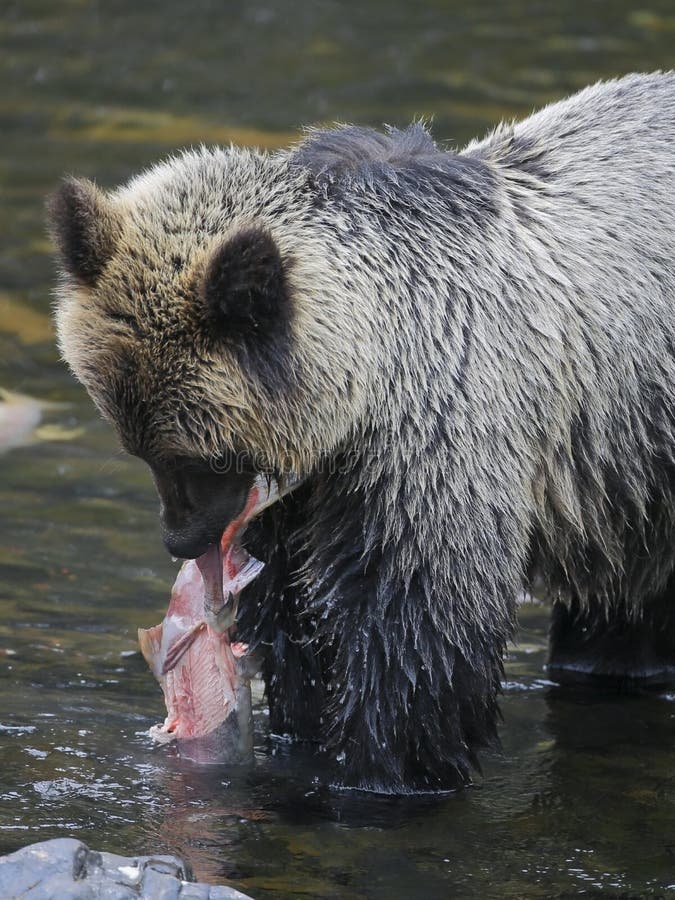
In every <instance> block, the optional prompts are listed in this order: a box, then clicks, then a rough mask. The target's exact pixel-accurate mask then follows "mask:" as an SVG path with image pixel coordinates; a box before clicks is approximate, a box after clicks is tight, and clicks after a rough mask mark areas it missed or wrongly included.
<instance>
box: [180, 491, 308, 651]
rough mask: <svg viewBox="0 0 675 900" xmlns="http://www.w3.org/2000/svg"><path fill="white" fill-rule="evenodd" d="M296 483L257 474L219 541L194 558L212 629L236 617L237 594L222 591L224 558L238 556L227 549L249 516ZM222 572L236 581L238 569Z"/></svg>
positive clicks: (230, 560) (226, 625)
mask: <svg viewBox="0 0 675 900" xmlns="http://www.w3.org/2000/svg"><path fill="white" fill-rule="evenodd" d="M295 483H296V482H295V481H292V482H291V483H290V484H289V483H288V481H284V482H282V483H281V484H280V483H279V482H278V481H277V480H276V479H274V478H265V477H264V476H262V475H258V476H257V477H256V479H255V481H254V482H253V485H252V487H251V488H250V490H249V492H248V496H247V498H246V503H245V504H244V508H243V509H242V511H241V512H240V513H239V515H238V516H236V518H234V519H232V521H231V522H230V523H229V524H228V526H227V528H226V529H225V530H224V532H223V534H222V536H221V538H220V540H217V541H215V542H214V543H213V544H210V545H209V546H208V547H207V549H206V551H205V552H204V553H202V554H201V555H200V556H198V557H197V559H196V563H197V566H198V568H199V571H200V572H201V575H202V579H203V580H204V619H205V620H206V622H207V624H208V625H210V626H211V628H213V629H214V631H218V632H220V633H223V632H224V631H226V630H227V629H228V628H229V627H230V626H231V625H233V624H234V620H235V619H236V616H237V604H236V597H235V596H234V595H233V594H228V596H227V597H226V596H225V594H224V591H223V557H224V556H225V559H226V562H227V565H228V566H233V567H234V566H236V560H237V559H238V555H237V554H231V553H229V550H230V548H231V547H232V546H233V545H234V544H235V543H238V541H239V539H240V537H241V535H242V534H243V532H244V530H245V529H246V526H247V525H248V523H249V522H250V521H251V519H253V518H254V517H255V516H257V515H258V514H259V513H261V512H262V511H263V509H266V508H267V507H268V506H271V504H272V503H275V502H276V501H277V500H278V499H279V498H280V497H281V496H283V494H285V493H288V491H289V490H292V489H293V487H295ZM225 574H226V576H227V577H228V579H230V580H235V579H236V577H237V575H238V572H237V571H236V570H235V569H233V570H232V571H229V570H228V571H227V572H226V573H225Z"/></svg>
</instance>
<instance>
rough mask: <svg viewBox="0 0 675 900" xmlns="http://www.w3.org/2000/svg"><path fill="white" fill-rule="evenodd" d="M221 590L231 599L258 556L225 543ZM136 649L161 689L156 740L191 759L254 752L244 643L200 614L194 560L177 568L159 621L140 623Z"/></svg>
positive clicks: (226, 758)
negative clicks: (161, 711)
mask: <svg viewBox="0 0 675 900" xmlns="http://www.w3.org/2000/svg"><path fill="white" fill-rule="evenodd" d="M222 563H223V566H222V570H221V571H222V582H223V591H224V593H225V596H228V594H229V595H231V597H232V598H234V599H235V600H236V597H237V596H238V594H239V592H240V591H241V590H242V589H243V588H244V587H245V586H246V585H247V584H248V583H249V582H250V581H252V580H253V579H254V578H255V576H256V575H257V574H258V572H259V571H260V569H261V568H262V565H263V564H262V563H261V562H259V561H258V560H257V559H253V557H250V556H249V555H248V553H246V551H245V550H244V549H243V548H242V547H240V546H238V545H231V546H230V547H229V548H227V549H226V551H225V552H224V553H223V555H222ZM138 640H139V643H140V646H141V651H142V652H143V656H144V657H145V659H146V661H147V663H148V665H149V666H150V668H151V669H152V671H153V673H154V675H155V677H156V678H157V680H158V681H159V683H160V685H161V688H162V691H163V693H164V701H165V703H166V709H167V715H166V719H165V720H164V722H163V724H161V725H155V726H153V728H151V729H150V734H151V736H152V737H153V738H154V739H155V740H157V741H161V742H169V741H174V740H175V741H176V742H177V743H178V748H179V751H180V754H181V756H184V757H187V758H190V759H194V760H195V761H196V762H202V763H206V762H215V763H226V762H227V763H234V762H243V761H246V760H247V759H248V758H250V757H251V755H252V752H253V743H252V742H253V722H252V713H251V685H250V678H251V674H252V673H251V664H250V661H249V660H248V659H247V657H246V650H247V647H246V646H245V645H244V644H241V643H237V642H234V643H231V642H230V634H229V629H225V630H224V631H217V630H215V629H214V628H213V627H212V626H211V625H209V624H208V622H207V621H206V619H205V616H204V581H203V579H202V574H201V572H200V570H199V566H198V564H197V562H196V561H195V560H188V561H187V562H185V563H184V564H183V566H182V567H181V570H180V572H179V573H178V577H177V578H176V582H175V584H174V586H173V590H172V591H171V602H170V603H169V609H168V611H167V614H166V617H165V619H164V621H163V622H162V624H161V625H155V627H154V628H147V629H145V628H139V630H138Z"/></svg>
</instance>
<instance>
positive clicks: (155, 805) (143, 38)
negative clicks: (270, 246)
mask: <svg viewBox="0 0 675 900" xmlns="http://www.w3.org/2000/svg"><path fill="white" fill-rule="evenodd" d="M0 51H1V52H0V73H1V74H0V79H1V80H0V87H1V90H0V121H1V123H2V142H1V144H0V184H1V195H0V196H1V197H2V202H1V203H0V387H4V388H8V389H12V390H15V391H20V392H22V393H25V394H29V395H32V396H34V397H38V398H40V399H42V400H47V401H52V402H57V403H59V404H63V405H61V406H57V407H53V408H50V409H49V410H48V411H47V412H46V413H45V419H44V421H43V423H42V427H41V428H40V429H39V430H38V431H37V433H32V434H31V435H30V443H29V444H27V445H26V446H24V447H21V448H16V449H13V450H10V451H8V452H7V453H5V454H4V455H2V456H0V473H1V474H0V509H2V514H1V515H0V610H1V612H2V615H1V616H0V853H2V852H9V851H11V850H14V849H17V848H18V847H20V846H22V845H24V844H26V843H29V842H32V841H35V840H40V839H44V838H48V837H53V836H57V835H59V836H61V835H64V834H69V835H73V836H76V837H80V838H82V839H84V840H85V841H88V842H89V843H90V844H91V845H92V846H95V847H96V848H98V849H103V850H111V851H115V852H119V853H127V854H130V853H137V852H145V853H157V852H167V851H168V852H176V853H179V854H182V855H183V856H184V857H185V858H186V860H187V861H188V862H189V863H190V864H191V865H192V867H193V869H194V871H195V873H196V875H197V876H198V877H199V878H201V879H203V880H206V881H210V882H212V883H228V884H232V885H234V886H236V887H238V888H239V889H241V890H243V891H245V892H248V893H249V894H251V895H252V896H253V897H256V898H258V897H259V898H287V897H303V896H307V897H322V898H324V897H326V898H332V897H336V898H337V897H339V898H383V900H384V898H408V897H424V898H435V897H439V898H442V897H477V898H483V897H499V898H522V897H542V898H549V897H569V896H575V895H577V894H585V895H590V896H595V895H602V896H608V897H643V896H645V897H646V896H654V895H657V896H658V895H661V894H665V893H666V891H667V889H668V888H669V887H670V889H671V890H675V807H674V802H673V801H674V798H675V775H674V769H673V759H674V755H673V751H674V749H675V746H674V744H675V741H674V727H673V726H674V724H675V697H673V696H668V695H661V696H645V697H634V698H619V697H616V696H612V695H599V694H586V693H583V692H581V693H578V694H575V693H571V692H565V693H564V694H556V690H555V688H553V687H551V685H549V684H548V683H547V681H546V679H545V673H544V671H543V664H544V659H545V643H546V621H547V611H546V609H545V608H544V607H543V606H540V605H536V604H535V605H529V606H525V607H523V608H522V614H521V623H522V628H521V632H520V635H519V641H518V643H517V645H515V646H514V647H513V648H512V649H511V652H510V655H509V660H508V663H507V681H506V683H505V689H504V698H503V703H502V707H503V712H504V719H505V723H504V725H503V727H502V740H503V745H504V749H503V754H501V755H499V756H498V755H495V756H491V757H490V756H488V757H486V758H485V759H484V773H483V777H482V778H481V779H479V781H478V784H477V786H476V787H475V788H472V789H470V790H467V791H464V792H461V793H458V794H453V795H446V796H441V797H431V798H418V799H416V800H411V799H407V800H401V799H391V798H389V799H387V798H376V797H367V796H365V795H358V796H350V795H341V794H339V793H336V792H335V791H331V790H329V789H328V788H326V787H325V786H323V785H322V784H321V783H319V782H314V781H313V780H312V778H311V777H310V776H309V775H308V774H307V772H308V771H310V767H309V766H308V765H307V764H306V760H303V756H302V753H301V752H300V751H299V750H297V749H296V748H291V747H288V746H286V745H284V744H283V743H278V742H274V741H273V740H271V739H270V736H269V733H268V729H267V720H266V715H265V707H264V702H263V700H262V697H261V690H260V686H259V685H256V686H255V692H256V697H257V702H256V714H255V723H256V765H255V767H254V769H252V770H249V771H238V770H236V769H232V770H229V771H223V770H214V771H212V770H203V769H202V770H200V769H196V768H191V767H190V766H189V765H186V764H184V763H182V762H181V761H180V760H178V759H176V757H175V756H174V755H173V754H172V752H171V751H170V750H168V749H167V748H166V747H155V746H151V744H150V742H149V740H148V738H147V736H146V734H145V732H146V731H147V729H148V727H149V726H150V725H152V724H153V723H154V722H156V721H158V720H159V719H160V718H161V717H162V714H163V705H162V699H161V695H160V693H159V689H158V687H157V685H156V683H155V682H154V679H153V678H152V676H151V675H150V673H149V671H148V670H147V667H146V666H145V663H144V662H143V660H142V658H141V657H140V655H139V653H138V651H137V645H136V637H135V635H136V629H137V628H138V627H139V626H140V627H148V626H150V625H153V624H156V623H157V622H159V621H160V620H161V618H162V616H163V614H164V611H165V609H166V605H167V599H168V592H169V588H170V585H171V583H172V581H173V578H174V577H175V574H176V567H175V565H174V564H172V563H171V561H170V560H169V559H168V558H167V556H166V554H165V552H164V550H163V549H162V546H161V544H160V539H159V532H158V525H157V515H156V512H157V510H156V507H157V501H156V499H155V495H154V491H153V488H152V485H151V483H150V479H149V476H148V473H147V472H146V471H145V469H144V467H143V466H142V464H141V463H139V462H138V461H136V460H133V459H130V458H129V457H126V456H124V455H123V454H121V453H120V452H119V451H118V449H117V447H116V444H115V440H114V437H113V435H112V432H111V430H110V429H109V428H108V427H107V426H106V425H105V424H104V423H103V422H101V421H100V420H99V418H98V416H97V414H96V413H95V411H94V410H93V408H92V406H91V404H90V403H89V401H88V399H87V397H86V395H85V394H84V392H83V391H82V390H81V389H80V388H79V387H78V386H77V385H76V384H75V383H74V382H73V380H72V379H71V378H70V376H69V375H68V373H67V371H66V370H65V368H64V367H63V366H62V364H61V363H60V362H59V360H58V355H57V352H56V349H55V346H54V338H53V332H52V328H51V324H50V321H49V304H50V290H51V285H52V282H53V271H52V265H51V262H50V258H49V244H48V241H47V239H46V237H45V233H44V226H43V202H44V197H45V195H46V194H47V193H48V192H49V191H50V190H51V189H53V187H54V186H55V184H56V183H57V180H58V178H59V177H60V176H61V174H63V173H64V172H75V173H77V174H82V175H88V176H91V177H95V178H96V179H97V180H98V181H99V182H100V183H101V184H103V185H113V184H115V183H117V182H119V181H121V180H124V179H126V178H127V177H128V176H129V175H130V174H131V173H133V172H135V171H136V170H138V169H139V168H141V167H143V166H145V165H147V164H149V163H150V162H152V161H153V160H155V159H156V158H158V157H160V156H164V155H166V154H167V153H169V152H170V151H171V150H173V149H175V148H178V147H181V146H185V145H190V144H199V143H201V142H206V143H214V142H219V143H223V142H225V143H226V142H229V141H230V140H233V141H236V142H239V143H248V144H257V145H259V146H265V147H276V146H279V145H282V144H284V143H285V142H287V141H289V140H292V139H294V138H295V137H297V134H298V129H299V127H300V126H301V125H303V124H306V123H310V122H319V121H324V122H325V121H333V120H341V121H355V122H360V123H366V124H380V123H382V122H388V123H392V124H403V123H405V122H407V121H409V120H410V119H411V118H412V117H414V116H419V115H424V116H428V117H431V116H433V119H434V125H433V128H434V133H435V135H436V136H437V137H439V138H442V139H447V140H449V141H451V142H454V143H458V144H461V143H462V142H464V141H466V140H467V139H468V138H470V137H471V136H473V135H474V134H480V133H482V132H484V131H485V130H486V129H487V128H488V127H489V126H491V125H493V124H494V123H496V122H497V121H498V120H499V119H501V118H504V117H507V118H508V117H513V116H520V115H524V114H526V113H527V112H528V111H529V110H531V109H532V108H534V107H536V106H539V105H541V104H543V103H545V102H547V101H549V100H552V99H555V98H558V97H560V96H563V95H565V94H566V93H570V92H572V91H573V90H576V89H577V88H579V87H582V86H583V85H585V84H587V83H589V82H591V81H593V80H595V79H597V78H598V77H608V76H612V75H615V74H621V73H624V72H628V71H631V70H651V69H655V68H669V67H671V66H672V65H673V63H674V62H675V8H674V7H673V5H672V3H671V2H665V0H659V2H652V3H650V4H649V6H648V7H647V8H645V7H638V6H636V5H632V4H629V3H625V2H615V3H611V4H609V3H607V4H603V3H594V2H586V3H580V2H571V0H563V2H559V3H556V4H552V3H551V4H547V3H544V2H524V0H515V2H510V3H508V4H505V3H502V2H498V0H484V2H482V3H480V4H477V3H470V2H467V0H459V2H456V3H451V2H447V0H446V2H443V0H436V2H421V3H410V2H404V0H389V2H386V3H385V2H382V0H366V2H364V3H361V4H359V5H356V4H350V3H348V2H345V0H343V2H339V0H319V2H311V0H297V2H294V3H291V2H289V0H286V2H282V0H270V2H259V0H253V2H247V3H244V2H242V3H218V2H215V0H196V2H192V3H178V2H175V0H164V2H162V3H158V2H152V0H150V2H146V3H142V4H141V3H132V2H129V0H113V2H109V3H104V2H102V0H101V2H99V3H93V2H85V0H67V2H64V0H61V2H60V3H58V4H55V3H53V2H50V0H21V2H13V0H9V2H8V0H5V3H4V4H3V7H2V12H1V13H0Z"/></svg>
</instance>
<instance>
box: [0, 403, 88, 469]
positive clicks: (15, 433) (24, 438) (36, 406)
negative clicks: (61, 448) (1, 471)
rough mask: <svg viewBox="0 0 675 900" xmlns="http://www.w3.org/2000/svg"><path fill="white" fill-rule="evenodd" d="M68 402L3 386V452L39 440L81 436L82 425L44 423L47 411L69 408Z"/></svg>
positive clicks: (0, 432)
mask: <svg viewBox="0 0 675 900" xmlns="http://www.w3.org/2000/svg"><path fill="white" fill-rule="evenodd" d="M68 406H69V404H68V403H52V402H51V401H47V400H37V399H35V398H34V397H28V396H26V394H19V393H16V392H15V391H8V390H7V389H6V388H0V454H1V453H6V452H7V451H9V450H14V449H16V448H17V447H26V446H28V445H29V444H33V443H35V442H36V441H39V440H47V441H58V440H70V439H72V438H74V437H78V436H79V435H80V434H82V433H83V430H82V429H81V428H72V429H66V428H63V427H61V426H58V425H42V426H41V425H40V423H41V421H42V417H43V415H44V413H45V412H48V411H50V410H58V409H67V408H68Z"/></svg>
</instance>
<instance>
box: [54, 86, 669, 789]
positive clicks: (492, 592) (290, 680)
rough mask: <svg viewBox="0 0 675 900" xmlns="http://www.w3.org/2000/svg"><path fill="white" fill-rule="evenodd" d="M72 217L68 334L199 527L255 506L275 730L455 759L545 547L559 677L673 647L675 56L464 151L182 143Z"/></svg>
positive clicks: (488, 717) (245, 628)
mask: <svg viewBox="0 0 675 900" xmlns="http://www.w3.org/2000/svg"><path fill="white" fill-rule="evenodd" d="M50 219H51V227H52V232H53V234H54V237H55V240H56V245H57V248H58V255H59V260H60V266H61V270H62V277H61V285H60V289H59V295H58V303H57V324H58V334H59V340H60V346H61V349H62V352H63V355H64V357H65V359H66V360H67V361H68V363H69V364H70V366H71V368H72V370H73V372H74V373H75V375H76V376H77V377H78V378H79V379H80V380H81V381H82V383H83V384H84V385H85V386H86V388H87V389H88V390H89V392H90V393H91V395H92V397H93V399H94V401H95V403H96V404H97V406H98V407H99V409H100V410H101V412H102V413H103V415H104V416H105V417H106V418H108V419H109V420H110V421H111V422H112V423H113V425H114V426H115V428H116V430H117V432H118V434H119V438H120V441H121V442H122V445H123V446H124V447H125V448H126V449H127V450H128V451H129V452H130V453H133V454H136V455H137V456H139V457H141V458H142V459H144V460H145V461H146V462H147V463H148V465H149V466H150V468H151V470H152V473H153V476H154V479H155V482H156V485H157V489H158V492H159V496H160V505H161V508H160V518H161V527H162V532H163V537H164V540H165V543H166V545H167V547H168V549H169V551H170V552H171V553H172V554H174V555H176V556H181V557H198V556H201V555H202V554H204V553H205V552H206V551H207V550H208V548H209V547H210V546H212V545H213V544H214V543H215V542H217V541H219V539H220V536H221V534H222V532H223V530H224V529H225V528H226V527H227V525H228V523H229V522H231V521H232V520H233V519H235V518H236V517H237V516H238V515H239V514H240V513H241V510H242V508H243V506H244V504H245V502H246V498H247V496H248V492H249V490H250V488H251V484H252V483H253V480H254V479H255V478H256V477H257V476H258V475H259V474H260V473H266V474H268V475H269V476H270V478H276V480H277V481H279V482H280V483H283V482H284V480H287V479H288V476H289V474H292V475H293V477H294V478H296V479H297V481H298V482H299V483H298V486H297V487H296V488H295V490H293V491H292V492H291V493H289V494H288V495H287V496H286V497H285V498H284V499H283V500H281V501H279V502H278V503H276V504H274V505H273V506H271V507H269V508H268V509H267V510H265V511H264V512H263V513H262V514H261V516H260V517H259V518H258V519H257V520H255V521H254V522H253V523H252V524H251V525H250V527H249V529H248V531H247V534H246V542H247V546H248V549H249V550H251V552H253V553H254V554H255V555H256V556H257V557H258V558H260V559H261V560H263V561H264V562H265V563H266V568H265V570H264V572H263V574H262V575H261V576H260V578H259V579H258V580H257V581H255V582H254V583H253V584H252V585H250V586H249V587H248V588H246V591H245V592H244V594H243V595H242V608H241V610H240V617H239V621H238V628H239V630H240V632H241V633H242V635H243V636H244V638H245V639H246V640H248V641H250V642H251V644H252V645H256V646H258V647H259V648H260V649H261V650H262V651H263V654H264V661H263V675H264V678H265V682H266V687H267V694H268V698H269V703H270V713H271V729H272V731H273V732H276V733H284V734H289V735H291V736H293V737H295V738H301V739H310V740H317V739H318V740H320V741H321V743H322V746H323V747H324V749H325V750H326V752H327V753H329V754H330V755H331V756H332V758H333V759H334V760H335V761H336V763H337V765H338V766H340V767H341V778H342V780H343V782H344V783H345V784H346V785H352V786H357V787H365V788H370V789H378V790H385V791H399V792H402V791H408V790H424V789H437V788H448V787H454V786H457V785H459V784H462V783H466V782H467V781H468V780H469V779H470V775H471V770H472V768H473V767H475V766H476V764H477V758H476V753H477V751H478V750H479V749H480V748H481V747H485V746H486V745H490V744H492V743H494V741H495V738H496V721H497V716H498V709H497V696H498V692H499V686H500V677H501V674H502V658H503V653H504V649H505V644H506V642H507V640H508V639H509V638H510V636H511V635H512V634H513V632H514V628H515V623H516V603H517V599H518V597H519V595H520V594H521V592H522V590H523V589H524V588H525V589H528V587H529V586H531V585H532V584H533V583H534V582H535V579H536V583H537V584H538V585H539V587H540V588H542V589H543V588H544V587H545V588H546V590H547V591H548V594H549V595H550V596H551V597H552V599H553V601H554V604H555V605H554V618H553V626H552V633H551V660H550V669H551V672H552V674H553V676H554V677H555V678H557V679H561V680H564V679H566V678H574V679H576V678H585V679H587V680H588V681H590V682H597V681H601V680H609V681H612V682H616V683H617V684H620V685H624V686H626V685H627V686H631V685H641V684H656V685H662V684H667V683H670V682H672V681H673V679H674V677H675V607H674V604H673V601H675V575H674V565H675V75H673V74H654V75H632V76H629V77H626V78H623V79H621V80H617V81H612V82H607V83H601V84H597V85H595V86H593V87H590V88H587V89H586V90H584V91H582V92H581V93H579V94H577V95H575V96H573V97H571V98H570V99H567V100H564V101H562V102H559V103H556V104H553V105H551V106H549V107H547V108H545V109H543V110H542V111H540V112H538V113H536V114H535V115H533V116H531V117H530V118H528V119H526V120H524V121H523V122H520V123H519V124H515V125H501V126H499V127H498V128H496V130H494V131H493V132H492V133H491V134H490V135H488V137H487V138H485V139H484V140H482V141H477V142H472V143H471V144H469V146H468V147H466V148H465V149H464V150H462V151H461V152H452V151H448V150H444V149H440V148H439V147H438V146H437V145H436V144H435V143H434V141H433V140H432V138H431V137H430V136H429V134H428V133H427V131H426V130H425V128H424V127H423V126H422V125H421V124H419V123H417V124H413V125H411V126H410V127H409V128H407V129H405V130H403V131H398V130H395V129H390V130H389V131H388V132H387V133H384V134H383V133H379V132H376V131H373V130H370V129H366V128H357V127H338V128H335V129H333V130H317V131H310V132H309V133H308V135H307V136H306V138H305V140H303V141H302V142H301V143H300V144H299V145H298V146H297V147H294V148H291V149H289V150H286V151H283V152H278V153H273V154H271V155H268V154H265V153H258V152H254V151H251V150H242V149H238V148H234V147H233V148H230V149H227V150H222V149H213V150H210V149H202V150H199V151H190V152H186V153H184V154H182V155H180V156H177V157H174V158H172V159H171V160H169V161H168V162H165V163H163V164H160V165H158V166H156V167H154V168H152V169H150V170H149V171H147V172H146V173H144V174H143V175H140V176H139V177H137V178H134V179H133V180H132V181H131V182H130V183H129V184H127V185H126V186H125V187H122V188H120V189H118V190H116V191H114V192H110V193H104V192H103V191H101V190H99V189H98V188H97V187H95V186H94V185H93V184H92V183H90V182H88V181H80V180H74V179H68V180H66V181H65V183H64V184H63V185H62V187H61V188H60V190H59V191H58V192H57V194H56V195H55V196H54V198H53V199H52V202H51V207H50Z"/></svg>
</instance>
